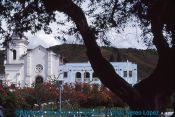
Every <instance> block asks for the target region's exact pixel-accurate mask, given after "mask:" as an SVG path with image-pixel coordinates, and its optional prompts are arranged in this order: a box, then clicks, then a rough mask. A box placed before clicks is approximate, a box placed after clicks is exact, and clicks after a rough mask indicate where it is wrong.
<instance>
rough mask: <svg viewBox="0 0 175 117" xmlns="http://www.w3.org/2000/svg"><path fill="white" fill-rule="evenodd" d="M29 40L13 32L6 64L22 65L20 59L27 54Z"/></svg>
mask: <svg viewBox="0 0 175 117" xmlns="http://www.w3.org/2000/svg"><path fill="white" fill-rule="evenodd" d="M27 45H28V41H27V38H26V37H25V36H24V35H23V34H21V33H18V32H13V34H12V41H11V42H10V43H9V48H8V49H7V60H6V64H15V63H21V62H22V61H21V60H20V58H21V57H22V56H23V55H25V54H26V53H27Z"/></svg>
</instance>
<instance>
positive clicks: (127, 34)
mask: <svg viewBox="0 0 175 117" xmlns="http://www.w3.org/2000/svg"><path fill="white" fill-rule="evenodd" d="M51 27H52V29H55V30H53V33H52V34H50V35H48V34H45V33H44V31H39V32H37V33H36V34H35V35H32V34H31V33H29V32H28V33H25V36H26V37H27V38H28V41H29V45H28V48H30V49H32V48H35V47H36V46H38V45H42V46H44V47H46V48H48V47H50V46H54V45H60V44H63V43H68V44H82V43H81V42H77V41H76V38H75V37H73V36H67V35H66V38H67V41H66V42H63V41H61V40H58V39H56V38H55V36H57V35H62V34H60V33H57V31H56V27H55V28H54V26H51ZM136 30H137V31H136ZM140 33H141V30H140V29H135V28H130V27H128V28H126V29H125V30H124V32H123V33H121V34H117V33H115V31H113V30H111V31H109V32H108V33H107V37H108V38H109V40H110V42H111V45H110V46H112V47H116V48H137V49H147V46H145V44H144V43H143V41H142V39H141V37H140V36H139V35H140ZM97 43H98V45H99V46H102V45H103V44H102V43H101V41H100V40H99V41H97Z"/></svg>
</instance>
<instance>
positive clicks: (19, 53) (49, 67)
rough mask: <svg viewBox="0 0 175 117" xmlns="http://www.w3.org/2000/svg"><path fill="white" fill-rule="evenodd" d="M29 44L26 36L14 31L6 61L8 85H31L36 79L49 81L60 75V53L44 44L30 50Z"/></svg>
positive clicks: (5, 80) (5, 79)
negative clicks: (54, 51) (45, 46)
mask: <svg viewBox="0 0 175 117" xmlns="http://www.w3.org/2000/svg"><path fill="white" fill-rule="evenodd" d="M27 45H28V41H27V38H26V37H24V36H23V37H20V36H19V35H18V34H17V33H13V35H12V42H11V43H10V45H9V49H7V58H6V60H5V62H4V65H5V78H4V82H5V83H6V84H7V85H11V84H14V85H16V86H21V87H24V86H31V85H32V83H35V82H36V81H38V82H43V81H48V80H50V78H54V77H56V76H58V67H59V64H60V58H59V55H57V54H55V53H53V52H52V51H50V50H48V49H46V48H44V47H42V46H38V47H36V48H34V49H32V50H28V49H27Z"/></svg>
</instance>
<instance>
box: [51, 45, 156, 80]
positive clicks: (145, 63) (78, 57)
mask: <svg viewBox="0 0 175 117" xmlns="http://www.w3.org/2000/svg"><path fill="white" fill-rule="evenodd" d="M51 50H53V51H54V52H55V53H59V54H61V55H62V56H64V57H65V58H66V60H67V62H87V61H88V58H87V56H86V48H85V46H83V45H73V44H63V45H59V46H53V47H51ZM101 51H102V54H103V56H104V57H105V58H106V59H107V60H109V61H111V62H114V61H127V60H129V61H131V62H133V63H136V64H137V65H138V78H139V80H142V79H144V78H146V77H148V76H149V75H150V74H151V73H152V72H153V70H154V69H155V67H156V65H157V60H158V56H157V53H156V51H155V50H137V49H131V48H129V49H117V48H113V47H102V48H101Z"/></svg>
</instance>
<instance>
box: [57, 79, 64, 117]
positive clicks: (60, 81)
mask: <svg viewBox="0 0 175 117" xmlns="http://www.w3.org/2000/svg"><path fill="white" fill-rule="evenodd" d="M57 86H58V88H59V101H60V104H59V111H60V116H61V91H62V88H63V80H58V81H57Z"/></svg>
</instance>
